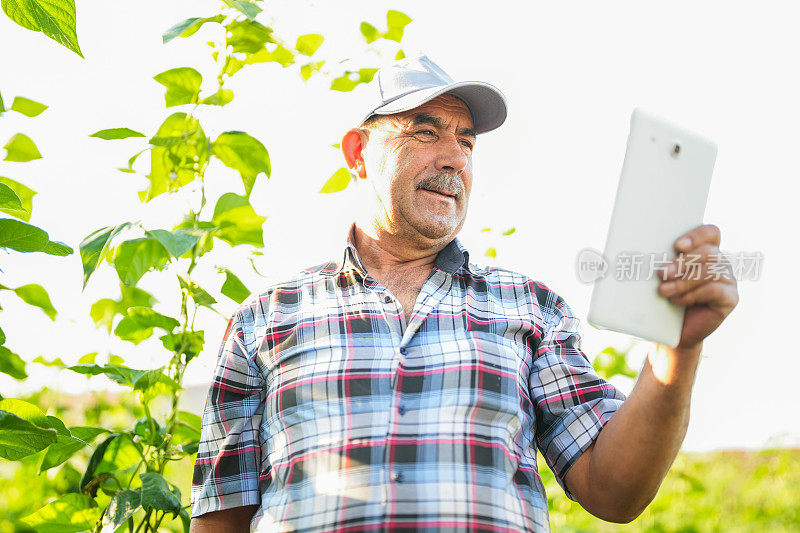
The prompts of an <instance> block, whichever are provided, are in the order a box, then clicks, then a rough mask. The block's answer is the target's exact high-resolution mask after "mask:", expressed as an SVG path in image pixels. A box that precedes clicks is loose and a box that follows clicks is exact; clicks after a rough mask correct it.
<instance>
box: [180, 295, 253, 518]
mask: <svg viewBox="0 0 800 533" xmlns="http://www.w3.org/2000/svg"><path fill="white" fill-rule="evenodd" d="M252 315H253V313H252V311H251V310H250V309H245V310H243V311H241V312H240V313H238V314H237V315H235V316H234V317H233V318H232V319H231V320H230V322H229V323H228V328H227V331H226V332H225V337H224V339H223V342H222V347H221V348H220V352H219V358H218V361H217V366H216V370H215V371H214V377H213V379H212V381H211V385H210V387H209V390H208V397H207V399H206V406H205V410H204V412H203V425H202V431H201V436H200V445H199V448H198V451H197V459H196V461H195V465H194V474H193V476H192V516H199V515H202V514H205V513H208V512H211V511H220V510H223V509H230V508H233V507H240V506H244V505H260V504H261V496H260V492H259V489H258V482H259V475H260V473H261V466H262V465H261V462H262V448H261V447H262V439H261V437H260V426H261V418H262V415H263V411H264V399H265V391H264V381H263V378H262V376H261V372H260V371H259V369H258V367H257V366H256V363H255V361H254V359H253V357H254V355H253V354H250V353H248V350H247V349H246V346H247V343H246V342H245V330H246V329H247V327H248V326H249V327H250V328H251V329H252V322H253V321H252V320H247V318H248V317H251V318H252Z"/></svg>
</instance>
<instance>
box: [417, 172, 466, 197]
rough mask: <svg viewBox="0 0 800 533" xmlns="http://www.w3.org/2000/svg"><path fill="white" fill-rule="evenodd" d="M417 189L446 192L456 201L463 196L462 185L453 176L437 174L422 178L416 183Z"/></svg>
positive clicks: (456, 177)
mask: <svg viewBox="0 0 800 533" xmlns="http://www.w3.org/2000/svg"><path fill="white" fill-rule="evenodd" d="M417 189H427V190H429V191H436V192H444V191H448V192H449V193H450V194H452V195H453V196H454V197H455V198H456V199H459V198H461V197H462V196H463V195H464V183H463V182H462V181H461V180H460V179H459V178H458V176H456V175H454V174H448V173H446V172H439V173H437V174H434V175H432V176H430V177H427V178H423V179H422V181H420V182H419V183H417Z"/></svg>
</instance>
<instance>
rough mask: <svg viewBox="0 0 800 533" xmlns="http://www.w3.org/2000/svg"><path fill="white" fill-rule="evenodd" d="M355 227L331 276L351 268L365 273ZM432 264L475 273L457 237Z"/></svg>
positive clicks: (437, 266)
mask: <svg viewBox="0 0 800 533" xmlns="http://www.w3.org/2000/svg"><path fill="white" fill-rule="evenodd" d="M355 227H356V225H355V223H353V224H351V225H350V230H349V231H348V232H347V245H346V246H345V249H344V254H343V255H342V259H341V261H339V262H338V263H337V264H336V267H335V269H334V270H333V271H332V272H331V275H332V276H335V275H337V274H339V273H340V272H342V271H343V270H351V269H352V270H355V271H357V272H358V273H359V274H361V276H362V277H365V276H366V275H367V269H366V268H364V263H362V261H361V257H360V256H359V255H358V250H357V249H356V245H355V238H354V236H353V235H354V233H355ZM434 265H435V266H436V268H438V269H439V270H443V271H444V272H447V273H448V274H455V273H456V272H458V271H459V269H461V267H464V268H465V269H466V270H467V271H468V272H470V273H471V274H476V271H475V269H474V268H473V267H472V266H471V265H470V264H469V252H468V251H467V249H466V248H464V245H463V244H461V241H459V240H458V239H457V238H456V239H453V240H452V241H450V242H449V243H448V244H447V246H445V247H444V248H442V250H441V251H440V252H439V254H438V255H437V256H436V262H435V263H434Z"/></svg>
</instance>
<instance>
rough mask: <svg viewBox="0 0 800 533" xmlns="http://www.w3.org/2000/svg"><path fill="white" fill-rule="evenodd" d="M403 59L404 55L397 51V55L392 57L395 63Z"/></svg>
mask: <svg viewBox="0 0 800 533" xmlns="http://www.w3.org/2000/svg"><path fill="white" fill-rule="evenodd" d="M405 58H406V53H405V52H403V51H402V50H398V51H397V53H396V54H395V55H394V60H395V61H400V60H401V59H405Z"/></svg>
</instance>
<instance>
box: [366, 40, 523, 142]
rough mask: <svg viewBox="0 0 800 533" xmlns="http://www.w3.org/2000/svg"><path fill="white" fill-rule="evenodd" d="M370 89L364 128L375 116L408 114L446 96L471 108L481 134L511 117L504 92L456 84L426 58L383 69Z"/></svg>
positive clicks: (474, 83)
mask: <svg viewBox="0 0 800 533" xmlns="http://www.w3.org/2000/svg"><path fill="white" fill-rule="evenodd" d="M367 87H368V89H367V90H368V91H371V93H372V96H371V99H370V100H371V102H372V104H371V105H370V107H369V108H368V109H369V112H367V113H366V114H365V115H364V116H363V119H362V120H361V123H362V124H363V123H364V121H365V120H367V119H368V118H369V117H371V116H372V115H391V114H393V113H400V112H402V111H408V110H409V109H414V108H415V107H418V106H420V105H422V104H424V103H425V102H428V101H430V100H433V99H434V98H436V97H437V96H439V95H441V94H445V93H447V94H452V95H453V96H456V97H458V98H459V99H461V100H463V101H464V103H465V104H467V107H468V108H469V110H470V112H471V113H472V121H473V127H474V128H475V130H476V131H477V132H478V133H486V132H487V131H491V130H493V129H495V128H497V127H499V126H500V125H501V124H502V123H503V122H505V120H506V115H507V114H508V109H507V105H506V98H505V96H503V93H502V92H500V89H498V88H497V87H495V86H494V85H491V84H489V83H485V82H482V81H458V82H457V81H454V80H453V78H451V77H450V75H449V74H447V72H445V71H444V70H443V69H442V68H441V67H440V66H439V65H437V64H436V63H434V62H433V61H431V59H430V58H428V56H424V55H423V56H419V57H417V58H413V59H404V60H401V61H399V62H397V63H394V64H393V65H390V66H388V67H383V68H381V69H380V70H378V72H376V73H375V77H374V78H373V79H372V81H371V82H370V83H369V84H368V85H367Z"/></svg>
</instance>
